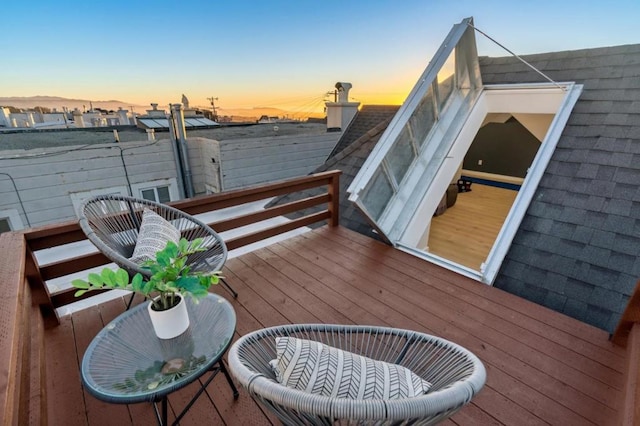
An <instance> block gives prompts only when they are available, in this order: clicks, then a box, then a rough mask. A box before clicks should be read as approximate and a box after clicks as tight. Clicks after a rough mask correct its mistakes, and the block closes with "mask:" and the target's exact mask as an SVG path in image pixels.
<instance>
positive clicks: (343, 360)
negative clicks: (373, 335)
mask: <svg viewBox="0 0 640 426" xmlns="http://www.w3.org/2000/svg"><path fill="white" fill-rule="evenodd" d="M276 350H277V358H276V359H274V360H272V361H271V367H272V368H273V370H274V372H275V374H276V378H277V379H278V382H280V383H282V384H283V385H285V386H288V387H291V388H295V389H298V390H301V391H305V392H310V393H313V394H316V395H323V396H327V397H331V398H350V399H401V398H411V397H414V396H419V395H422V394H425V393H427V391H428V390H429V388H430V387H431V383H429V382H427V381H425V380H423V379H421V378H420V377H418V376H417V375H416V374H414V373H413V372H411V371H410V370H409V369H407V368H405V367H402V366H400V365H397V364H390V363H387V362H383V361H376V360H373V359H371V358H367V357H364V356H361V355H356V354H354V353H351V352H347V351H343V350H341V349H337V348H334V347H331V346H327V345H325V344H323V343H320V342H314V341H311V340H304V339H297V338H294V337H276Z"/></svg>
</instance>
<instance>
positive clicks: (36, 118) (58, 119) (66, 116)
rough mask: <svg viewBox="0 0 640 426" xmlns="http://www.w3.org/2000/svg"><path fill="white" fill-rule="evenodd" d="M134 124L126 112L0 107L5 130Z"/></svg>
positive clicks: (131, 116)
mask: <svg viewBox="0 0 640 426" xmlns="http://www.w3.org/2000/svg"><path fill="white" fill-rule="evenodd" d="M133 123H135V117H134V116H133V115H132V114H129V111H128V110H125V109H122V108H120V109H119V110H118V111H114V112H106V111H102V110H93V109H91V110H89V111H85V112H83V111H80V110H79V109H77V108H76V109H74V110H73V111H67V110H66V109H65V111H63V112H58V111H56V110H55V109H54V110H53V112H50V113H43V112H39V111H24V112H13V113H12V112H10V111H9V109H8V108H5V107H0V128H5V129H10V130H13V129H16V130H18V129H73V128H86V127H114V126H129V125H131V124H133Z"/></svg>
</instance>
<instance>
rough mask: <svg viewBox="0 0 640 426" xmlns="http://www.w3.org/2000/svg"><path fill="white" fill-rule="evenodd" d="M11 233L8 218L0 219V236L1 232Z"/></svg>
mask: <svg viewBox="0 0 640 426" xmlns="http://www.w3.org/2000/svg"><path fill="white" fill-rule="evenodd" d="M9 231H11V225H10V224H9V218H7V217H2V218H0V234H2V233H3V232H9Z"/></svg>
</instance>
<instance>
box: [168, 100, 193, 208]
mask: <svg viewBox="0 0 640 426" xmlns="http://www.w3.org/2000/svg"><path fill="white" fill-rule="evenodd" d="M171 121H172V122H173V126H174V129H175V132H176V143H177V144H178V151H179V154H180V155H179V157H180V163H181V166H182V171H183V179H184V189H185V195H186V196H187V198H191V197H193V196H194V195H195V193H194V191H193V178H192V175H191V167H190V166H189V152H188V147H187V129H186V128H185V125H184V111H183V109H182V104H172V105H171Z"/></svg>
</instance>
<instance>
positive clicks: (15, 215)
mask: <svg viewBox="0 0 640 426" xmlns="http://www.w3.org/2000/svg"><path fill="white" fill-rule="evenodd" d="M0 219H6V220H7V222H9V229H11V231H19V230H20V229H24V225H23V224H22V219H20V213H19V212H18V210H16V209H7V210H0Z"/></svg>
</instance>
